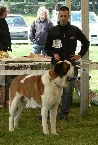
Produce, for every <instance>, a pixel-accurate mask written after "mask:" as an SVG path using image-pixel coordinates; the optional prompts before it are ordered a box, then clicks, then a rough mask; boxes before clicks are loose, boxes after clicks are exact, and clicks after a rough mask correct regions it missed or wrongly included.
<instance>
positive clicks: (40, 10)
mask: <svg viewBox="0 0 98 145" xmlns="http://www.w3.org/2000/svg"><path fill="white" fill-rule="evenodd" d="M40 12H45V18H46V19H47V18H48V17H49V10H47V9H46V8H45V7H44V6H42V7H40V8H39V9H38V11H37V18H38V19H39V16H40Z"/></svg>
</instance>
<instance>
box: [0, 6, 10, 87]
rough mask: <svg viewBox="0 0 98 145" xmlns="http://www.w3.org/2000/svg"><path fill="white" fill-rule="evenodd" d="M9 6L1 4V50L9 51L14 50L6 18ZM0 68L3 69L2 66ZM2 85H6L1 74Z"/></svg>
mask: <svg viewBox="0 0 98 145" xmlns="http://www.w3.org/2000/svg"><path fill="white" fill-rule="evenodd" d="M7 11H8V10H7V8H6V7H4V6H0V51H1V53H2V51H4V52H7V51H12V49H11V37H10V32H9V28H8V24H7V22H6V20H5V18H6V17H7ZM0 69H3V68H2V67H0ZM0 85H1V86H4V85H5V76H0Z"/></svg>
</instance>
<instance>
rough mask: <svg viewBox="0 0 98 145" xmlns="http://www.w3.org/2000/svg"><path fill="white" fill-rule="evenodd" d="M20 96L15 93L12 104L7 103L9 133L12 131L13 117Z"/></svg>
mask: <svg viewBox="0 0 98 145" xmlns="http://www.w3.org/2000/svg"><path fill="white" fill-rule="evenodd" d="M21 97H22V96H21V95H20V94H19V93H18V92H16V94H15V97H14V99H13V101H12V103H11V104H10V103H9V114H10V117H9V131H14V117H15V115H16V111H17V107H18V103H19V100H20V98H21Z"/></svg>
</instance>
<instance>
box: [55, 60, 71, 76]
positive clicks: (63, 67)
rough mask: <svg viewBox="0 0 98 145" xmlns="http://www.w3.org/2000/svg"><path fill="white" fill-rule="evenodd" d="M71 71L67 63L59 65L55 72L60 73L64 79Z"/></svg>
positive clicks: (56, 66)
mask: <svg viewBox="0 0 98 145" xmlns="http://www.w3.org/2000/svg"><path fill="white" fill-rule="evenodd" d="M69 69H70V64H68V63H66V62H60V63H57V64H56V65H55V67H54V72H56V73H58V74H59V76H60V77H61V78H62V77H63V76H65V75H66V74H67V72H68V70H69Z"/></svg>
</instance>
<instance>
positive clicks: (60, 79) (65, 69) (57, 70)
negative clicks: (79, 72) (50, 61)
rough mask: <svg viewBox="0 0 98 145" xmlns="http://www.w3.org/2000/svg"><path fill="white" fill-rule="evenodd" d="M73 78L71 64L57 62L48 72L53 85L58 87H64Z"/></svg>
mask: <svg viewBox="0 0 98 145" xmlns="http://www.w3.org/2000/svg"><path fill="white" fill-rule="evenodd" d="M73 77H74V67H73V66H72V64H71V62H69V61H67V60H65V61H59V62H58V63H57V64H56V65H55V66H54V67H53V68H52V69H51V70H50V71H49V78H50V79H51V81H53V82H54V84H57V86H60V87H66V86H67V85H68V82H69V81H70V80H71V79H72V78H73Z"/></svg>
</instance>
